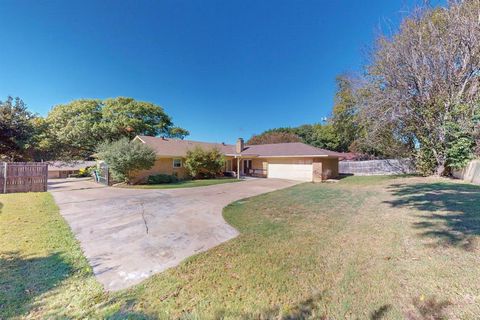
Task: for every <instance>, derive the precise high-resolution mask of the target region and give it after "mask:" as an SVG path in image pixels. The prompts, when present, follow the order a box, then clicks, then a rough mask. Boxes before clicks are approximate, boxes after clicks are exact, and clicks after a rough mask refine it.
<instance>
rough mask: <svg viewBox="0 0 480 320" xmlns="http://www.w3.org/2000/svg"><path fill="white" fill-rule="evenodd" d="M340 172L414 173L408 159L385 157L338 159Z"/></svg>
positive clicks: (363, 173)
mask: <svg viewBox="0 0 480 320" xmlns="http://www.w3.org/2000/svg"><path fill="white" fill-rule="evenodd" d="M339 172H340V174H353V175H356V176H373V175H394V174H410V173H415V172H416V171H415V167H414V165H413V163H412V161H411V160H410V159H385V160H366V161H340V163H339Z"/></svg>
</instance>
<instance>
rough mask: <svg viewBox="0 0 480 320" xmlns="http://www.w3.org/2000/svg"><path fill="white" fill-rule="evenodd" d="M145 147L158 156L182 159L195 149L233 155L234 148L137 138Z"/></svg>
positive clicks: (212, 144)
mask: <svg viewBox="0 0 480 320" xmlns="http://www.w3.org/2000/svg"><path fill="white" fill-rule="evenodd" d="M135 138H136V139H137V138H138V139H140V140H141V141H143V142H144V143H145V144H146V145H148V146H149V147H151V148H152V149H153V150H155V152H156V154H157V155H159V156H167V157H184V156H186V154H187V151H188V150H193V149H195V148H196V147H200V148H202V149H214V148H216V149H218V150H219V151H220V152H221V153H224V154H227V153H234V152H235V146H234V145H231V144H224V143H209V142H200V141H191V140H180V139H169V138H159V137H150V136H137V137H135Z"/></svg>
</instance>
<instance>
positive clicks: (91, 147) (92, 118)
mask: <svg viewBox="0 0 480 320" xmlns="http://www.w3.org/2000/svg"><path fill="white" fill-rule="evenodd" d="M46 123H47V126H48V129H47V131H48V134H45V135H44V138H43V139H42V140H41V142H40V144H41V145H43V146H44V147H45V148H46V149H49V150H54V151H55V152H53V153H49V155H50V157H52V158H68V159H84V158H88V157H91V156H92V155H93V154H94V153H95V150H96V148H97V146H98V145H99V144H100V143H102V142H105V141H107V142H108V141H116V140H119V139H121V138H123V137H125V138H129V139H132V138H133V137H135V135H147V136H158V135H162V136H168V137H176V138H182V139H183V138H184V137H185V136H186V135H188V134H189V133H188V131H187V130H185V129H182V128H179V127H174V126H173V123H172V119H171V118H170V116H169V115H167V114H166V113H165V111H164V110H163V108H162V107H160V106H157V105H155V104H153V103H150V102H143V101H137V100H135V99H133V98H124V97H118V98H114V99H107V100H104V101H101V100H98V99H82V100H76V101H72V102H70V103H68V104H65V105H57V106H55V107H54V108H53V109H52V110H51V111H50V113H49V114H48V116H47V118H46Z"/></svg>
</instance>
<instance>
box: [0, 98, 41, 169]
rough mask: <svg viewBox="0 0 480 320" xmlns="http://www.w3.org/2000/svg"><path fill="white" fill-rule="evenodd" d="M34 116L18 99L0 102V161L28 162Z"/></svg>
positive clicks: (33, 131) (33, 129)
mask: <svg viewBox="0 0 480 320" xmlns="http://www.w3.org/2000/svg"><path fill="white" fill-rule="evenodd" d="M34 119H35V115H34V114H32V113H31V112H30V111H28V110H27V106H26V105H25V103H24V102H23V101H22V99H20V98H18V97H17V98H15V99H14V98H12V97H8V98H7V100H6V101H0V160H6V161H25V160H30V157H31V154H30V153H31V149H32V148H33V146H32V144H31V142H32V138H33V135H34V133H35V128H34V126H33V123H32V121H33V120H34Z"/></svg>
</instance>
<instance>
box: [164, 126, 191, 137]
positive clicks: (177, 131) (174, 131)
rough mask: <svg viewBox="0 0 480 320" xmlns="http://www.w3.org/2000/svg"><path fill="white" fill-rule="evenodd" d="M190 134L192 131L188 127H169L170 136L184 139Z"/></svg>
mask: <svg viewBox="0 0 480 320" xmlns="http://www.w3.org/2000/svg"><path fill="white" fill-rule="evenodd" d="M189 134H190V132H189V131H188V130H186V129H183V128H180V127H172V128H170V129H169V131H168V135H167V136H168V137H169V138H174V139H180V140H183V139H185V137H186V136H188V135H189Z"/></svg>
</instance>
